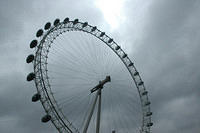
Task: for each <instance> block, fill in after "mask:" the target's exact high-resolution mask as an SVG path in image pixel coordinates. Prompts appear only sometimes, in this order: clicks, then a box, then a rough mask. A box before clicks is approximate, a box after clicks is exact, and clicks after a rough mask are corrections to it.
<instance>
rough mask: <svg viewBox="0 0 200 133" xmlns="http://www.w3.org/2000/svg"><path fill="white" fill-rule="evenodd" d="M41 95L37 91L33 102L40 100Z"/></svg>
mask: <svg viewBox="0 0 200 133" xmlns="http://www.w3.org/2000/svg"><path fill="white" fill-rule="evenodd" d="M40 98H41V95H40V94H39V93H36V94H34V95H33V96H32V102H37V101H38V100H40Z"/></svg>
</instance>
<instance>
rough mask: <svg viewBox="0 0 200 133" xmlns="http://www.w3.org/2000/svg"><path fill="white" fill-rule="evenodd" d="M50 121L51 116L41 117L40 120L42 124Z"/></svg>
mask: <svg viewBox="0 0 200 133" xmlns="http://www.w3.org/2000/svg"><path fill="white" fill-rule="evenodd" d="M50 120H51V116H50V115H45V116H43V117H42V119H41V121H42V122H43V123H46V122H48V121H50Z"/></svg>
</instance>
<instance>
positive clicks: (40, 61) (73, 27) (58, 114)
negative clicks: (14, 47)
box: [34, 21, 151, 133]
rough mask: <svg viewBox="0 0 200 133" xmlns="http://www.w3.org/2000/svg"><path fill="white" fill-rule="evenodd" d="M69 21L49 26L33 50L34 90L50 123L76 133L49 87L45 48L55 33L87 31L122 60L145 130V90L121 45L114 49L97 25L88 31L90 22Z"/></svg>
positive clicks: (66, 132)
mask: <svg viewBox="0 0 200 133" xmlns="http://www.w3.org/2000/svg"><path fill="white" fill-rule="evenodd" d="M73 22H74V21H68V22H67V23H66V22H61V23H59V24H57V25H56V26H53V27H51V28H50V29H49V30H48V31H46V32H45V33H44V34H43V36H42V37H41V40H40V42H39V45H38V47H37V49H36V53H35V59H34V73H35V85H36V88H37V91H38V93H39V94H41V99H40V101H41V103H42V105H43V107H44V109H45V111H46V113H47V114H49V115H51V116H52V119H51V121H52V123H53V124H54V126H55V127H56V128H57V130H58V131H59V132H60V133H79V131H78V130H77V129H76V128H75V127H74V126H73V125H72V123H70V122H69V121H68V120H67V118H66V117H65V116H64V115H63V113H62V111H61V109H60V108H59V106H58V104H57V103H56V100H55V98H54V96H53V93H52V91H51V86H50V84H49V80H48V79H49V78H48V74H47V71H48V70H47V58H48V53H49V48H50V46H51V44H52V43H53V41H54V40H55V39H56V37H58V36H59V35H60V34H62V33H63V32H66V31H67V32H69V31H81V32H86V33H89V34H91V35H93V36H95V37H97V38H98V39H100V40H101V41H102V42H104V43H105V44H106V45H107V46H108V47H110V48H111V49H112V50H113V52H115V54H117V56H118V57H119V58H120V59H121V61H122V62H123V63H124V65H125V66H126V68H127V69H128V71H129V73H130V74H131V77H132V79H133V80H134V82H135V85H136V87H137V90H138V93H139V97H140V101H141V107H142V114H143V117H142V125H141V133H149V132H150V126H148V124H149V123H151V116H147V115H146V114H147V113H148V112H150V102H149V98H148V95H147V93H146V94H145V92H146V88H145V86H144V84H143V81H142V79H141V77H140V75H139V73H138V71H137V70H136V67H135V66H134V64H133V63H132V61H131V60H130V59H129V57H128V56H126V57H123V55H125V54H126V53H125V52H124V51H123V50H122V49H121V48H119V49H116V47H117V46H118V45H117V43H116V42H114V41H113V40H112V41H111V42H110V43H109V40H110V39H111V38H110V37H109V36H107V35H106V34H105V35H103V37H100V34H101V33H102V32H101V31H100V30H99V29H96V30H95V31H92V28H93V26H91V25H87V26H83V24H84V23H82V22H78V23H76V24H73ZM148 103H149V104H148ZM63 118H65V120H66V121H64V120H63Z"/></svg>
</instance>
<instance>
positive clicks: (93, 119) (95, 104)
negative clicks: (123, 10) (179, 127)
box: [26, 18, 153, 133]
mask: <svg viewBox="0 0 200 133" xmlns="http://www.w3.org/2000/svg"><path fill="white" fill-rule="evenodd" d="M36 37H37V39H34V40H33V41H31V43H30V48H32V49H34V53H33V54H30V55H28V57H27V58H26V62H27V63H32V64H33V72H31V73H29V74H28V76H27V81H34V82H35V86H36V88H37V93H35V94H34V95H33V97H32V101H33V102H37V101H40V102H41V104H42V105H43V108H44V110H45V113H46V114H45V115H44V117H42V119H41V121H42V122H43V123H46V122H48V121H51V122H52V123H53V124H54V126H55V127H56V129H57V130H58V131H59V132H60V133H150V127H151V126H152V125H153V123H152V122H151V115H152V112H151V110H150V104H151V103H150V101H149V98H148V91H147V90H146V88H145V86H144V82H143V81H142V79H141V77H140V75H139V72H138V71H137V70H136V68H135V66H134V63H133V62H132V61H131V60H130V58H129V57H128V55H127V54H126V53H125V52H124V51H123V50H122V48H121V47H120V46H119V45H118V44H117V43H116V42H115V41H114V40H113V39H112V38H110V37H109V36H108V35H106V34H105V32H102V31H100V30H99V29H97V27H96V26H91V25H89V24H88V23H87V22H79V20H78V19H75V20H73V21H70V20H69V18H65V19H64V21H63V22H60V20H59V19H56V20H55V21H54V22H53V24H51V23H50V22H47V23H46V24H45V26H44V29H39V30H38V31H37V33H36Z"/></svg>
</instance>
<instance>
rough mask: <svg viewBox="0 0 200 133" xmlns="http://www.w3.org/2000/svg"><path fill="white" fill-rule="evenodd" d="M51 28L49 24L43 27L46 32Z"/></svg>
mask: <svg viewBox="0 0 200 133" xmlns="http://www.w3.org/2000/svg"><path fill="white" fill-rule="evenodd" d="M50 27H51V23H50V22H47V23H46V24H45V26H44V29H45V30H48V29H49V28H50Z"/></svg>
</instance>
